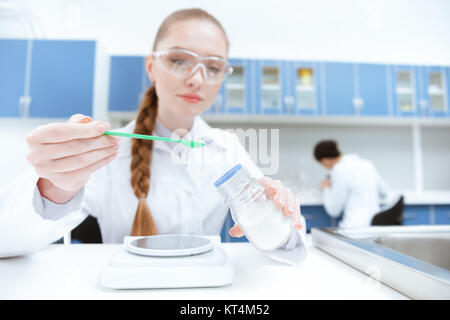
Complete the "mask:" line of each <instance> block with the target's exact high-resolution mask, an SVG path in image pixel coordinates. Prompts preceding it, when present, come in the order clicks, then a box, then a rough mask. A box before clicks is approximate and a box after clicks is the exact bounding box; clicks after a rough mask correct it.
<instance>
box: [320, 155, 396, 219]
mask: <svg viewBox="0 0 450 320" xmlns="http://www.w3.org/2000/svg"><path fill="white" fill-rule="evenodd" d="M330 180H331V186H330V187H328V188H325V189H324V190H323V191H322V199H323V205H324V207H325V210H326V212H327V213H328V214H329V215H330V216H331V217H335V218H336V217H338V216H340V215H341V213H342V212H343V214H344V215H343V218H342V220H341V221H340V222H339V227H342V228H357V227H368V226H370V222H371V221H372V218H373V217H374V216H375V214H377V213H378V212H380V198H386V197H388V196H389V197H390V196H392V195H393V194H392V192H391V190H390V188H389V186H388V185H387V184H386V182H385V181H384V180H383V179H382V178H381V176H380V175H379V174H378V171H377V170H376V168H375V166H374V165H373V164H372V162H370V161H368V160H365V159H362V158H360V157H358V156H357V155H354V154H349V155H343V156H342V158H341V160H340V161H338V162H337V163H336V164H335V165H334V166H333V168H332V169H331V172H330Z"/></svg>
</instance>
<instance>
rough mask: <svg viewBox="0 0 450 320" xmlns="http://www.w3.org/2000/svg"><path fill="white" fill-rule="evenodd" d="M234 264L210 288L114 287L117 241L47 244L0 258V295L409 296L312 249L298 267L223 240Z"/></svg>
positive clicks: (163, 297)
mask: <svg viewBox="0 0 450 320" xmlns="http://www.w3.org/2000/svg"><path fill="white" fill-rule="evenodd" d="M222 246H223V248H224V250H225V251H226V252H227V254H228V256H229V258H230V260H231V263H232V264H233V266H234V281H233V283H232V284H231V285H228V286H224V287H214V288H188V289H186V288H185V289H151V290H114V289H107V288H104V287H102V286H101V283H100V278H101V272H102V268H103V267H104V266H105V265H106V264H107V263H108V261H109V259H110V258H111V256H112V255H113V254H115V253H116V252H117V251H118V250H121V247H122V245H121V244H69V245H63V244H52V245H49V246H47V247H45V248H44V249H42V250H40V251H38V252H36V253H34V254H31V255H28V256H23V257H16V258H6V259H0V299H155V300H174V299H175V300H178V299H180V300H181V299H183V300H184V299H186V300H216V299H217V300H219V299H220V300H222V299H223V300H244V299H251V300H264V299H274V300H280V299H288V300H290V299H409V298H408V297H406V296H404V295H403V294H401V293H399V292H397V291H395V290H394V289H392V288H390V287H388V286H386V285H384V284H382V283H380V282H378V281H376V280H373V279H372V278H371V277H369V276H367V275H365V274H364V273H362V272H360V271H358V270H356V269H354V268H352V267H351V266H349V265H347V264H345V263H343V262H341V261H339V260H337V259H335V258H333V257H332V256H330V255H328V254H327V253H325V252H323V251H321V250H319V249H317V248H316V247H314V246H313V245H312V243H311V238H310V235H308V247H309V255H308V257H307V259H306V260H305V261H304V262H303V264H302V265H300V266H289V265H285V264H281V263H278V262H276V261H273V260H272V259H270V258H268V257H267V256H265V255H264V254H263V253H261V252H258V251H257V250H256V249H254V247H252V245H251V244H249V243H223V244H222Z"/></svg>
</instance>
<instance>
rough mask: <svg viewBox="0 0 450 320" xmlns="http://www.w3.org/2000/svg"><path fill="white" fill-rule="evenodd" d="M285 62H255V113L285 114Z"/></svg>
mask: <svg viewBox="0 0 450 320" xmlns="http://www.w3.org/2000/svg"><path fill="white" fill-rule="evenodd" d="M287 65H288V63H287V61H280V60H257V61H255V77H254V82H253V85H254V86H255V96H256V113H258V114H266V115H279V114H283V113H284V112H285V103H284V98H285V97H286V96H287V85H286V81H287V72H286V70H287Z"/></svg>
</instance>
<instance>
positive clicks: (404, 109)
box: [391, 65, 419, 117]
mask: <svg viewBox="0 0 450 320" xmlns="http://www.w3.org/2000/svg"><path fill="white" fill-rule="evenodd" d="M391 72H392V76H391V79H392V91H391V92H392V100H393V104H394V109H395V111H394V113H395V115H397V116H403V117H408V116H417V115H418V114H419V112H418V101H419V90H418V75H419V68H418V67H417V66H407V65H402V66H400V65H393V66H392V67H391Z"/></svg>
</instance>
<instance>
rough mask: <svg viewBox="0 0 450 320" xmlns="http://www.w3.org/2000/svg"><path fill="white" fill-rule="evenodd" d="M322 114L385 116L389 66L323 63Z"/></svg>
mask: <svg viewBox="0 0 450 320" xmlns="http://www.w3.org/2000/svg"><path fill="white" fill-rule="evenodd" d="M321 68H322V72H321V75H322V77H323V79H322V80H321V82H320V83H321V84H323V85H322V87H321V91H322V93H323V96H324V97H325V99H324V100H325V101H324V102H323V104H324V107H323V109H324V113H325V114H326V115H331V116H335V115H336V116H349V115H362V116H387V115H389V114H391V113H392V112H391V111H390V110H389V109H390V108H389V105H390V99H389V93H390V87H389V86H388V83H389V82H388V79H389V78H388V77H389V76H390V74H389V72H390V70H389V67H388V66H386V65H382V64H365V63H359V64H358V63H323V64H322V65H321Z"/></svg>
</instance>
